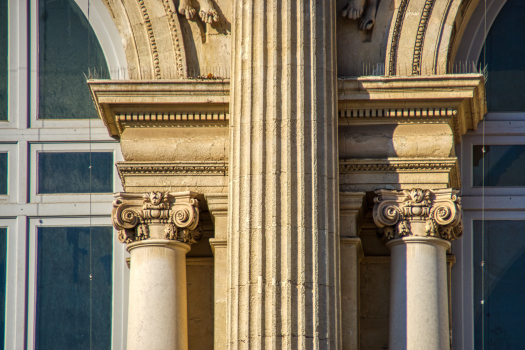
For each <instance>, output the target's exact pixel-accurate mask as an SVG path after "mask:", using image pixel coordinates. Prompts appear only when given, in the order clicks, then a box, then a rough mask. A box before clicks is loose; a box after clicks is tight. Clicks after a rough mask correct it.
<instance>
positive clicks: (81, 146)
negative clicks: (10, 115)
mask: <svg viewBox="0 0 525 350" xmlns="http://www.w3.org/2000/svg"><path fill="white" fill-rule="evenodd" d="M89 151H92V152H111V153H113V164H114V163H116V162H119V161H123V160H124V159H123V157H122V153H121V152H120V144H119V143H118V142H105V143H66V142H55V143H31V144H30V152H31V154H30V165H29V168H30V175H29V178H30V181H29V184H30V192H29V193H30V198H29V200H30V202H31V203H75V204H76V203H90V202H91V203H94V202H105V203H111V202H112V201H113V193H114V192H120V191H122V184H121V182H120V178H119V175H118V172H117V170H116V168H115V167H113V168H112V170H113V178H112V180H113V192H108V193H105V194H104V193H92V194H90V193H65V194H62V193H57V194H39V193H38V154H39V153H41V152H57V153H68V152H72V153H74V152H89Z"/></svg>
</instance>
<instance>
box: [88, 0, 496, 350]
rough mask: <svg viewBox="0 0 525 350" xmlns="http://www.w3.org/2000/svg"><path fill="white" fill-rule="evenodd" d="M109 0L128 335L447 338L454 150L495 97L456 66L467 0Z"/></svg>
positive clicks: (135, 344)
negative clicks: (117, 70)
mask: <svg viewBox="0 0 525 350" xmlns="http://www.w3.org/2000/svg"><path fill="white" fill-rule="evenodd" d="M105 4H106V7H107V10H108V11H109V12H110V13H111V15H112V17H113V19H114V22H115V24H116V26H117V28H118V29H119V32H120V34H121V37H122V40H123V42H124V43H125V45H124V46H125V52H126V58H127V64H128V69H129V77H130V80H123V81H119V80H109V81H108V80H92V81H89V82H88V84H89V88H90V91H91V94H92V97H93V101H94V103H95V105H96V108H97V111H98V113H99V116H100V118H101V119H102V120H103V121H104V123H105V125H106V126H107V129H108V132H109V134H110V135H111V136H113V137H115V138H117V139H119V140H120V144H121V149H122V154H123V156H124V158H125V161H124V162H120V163H117V169H118V172H119V175H120V178H121V181H122V184H123V187H124V189H125V193H118V194H115V197H116V199H115V202H114V210H113V222H114V226H115V227H116V229H117V230H118V232H119V233H118V234H119V239H120V241H121V242H123V243H125V244H127V248H128V250H129V251H130V253H131V261H130V269H131V280H130V309H129V324H128V348H129V349H188V348H191V349H203V348H210V346H211V344H214V348H215V349H252V348H253V349H256V348H257V349H259V348H261V349H262V348H265V349H266V348H279V349H281V348H283V349H380V348H386V347H388V348H389V349H432V350H434V349H435V350H438V349H439V350H441V349H449V348H450V334H451V333H450V329H451V328H450V327H451V325H450V308H451V306H450V298H449V295H450V277H449V276H450V267H451V265H452V264H453V261H454V258H453V256H451V255H447V250H448V248H449V247H450V243H449V241H450V240H452V239H458V238H460V236H461V233H462V215H461V213H462V209H461V204H460V198H459V197H458V195H457V193H458V191H457V190H458V189H459V188H460V187H461V182H460V174H459V171H460V170H459V165H458V160H457V157H456V155H455V151H454V147H455V145H457V144H459V143H460V142H461V136H462V135H464V134H465V133H466V132H467V130H474V129H476V127H477V124H478V123H479V122H480V121H481V120H482V118H483V116H484V114H485V113H486V105H485V90H484V79H483V77H482V76H480V75H478V74H448V73H450V72H451V71H450V69H449V68H450V66H451V62H454V58H455V56H454V55H455V53H456V52H457V46H458V45H459V44H458V43H459V41H460V40H461V36H462V35H463V32H462V30H463V29H462V28H464V27H465V26H466V23H467V22H468V20H469V16H470V15H471V13H472V11H471V10H469V8H470V7H473V6H476V4H477V1H475V0H474V1H460V0H448V1H445V0H410V1H408V0H382V1H376V0H366V1H365V0H338V1H335V0H330V1H295V0H283V1H281V0H266V1H254V0H252V1H247V0H243V1H230V0H215V1H211V0H199V1H195V0H194V1H193V2H192V1H189V0H180V2H174V1H173V0H162V1H159V0H139V1H130V0H124V1H117V0H107V1H105ZM190 249H191V250H190ZM186 254H188V256H186ZM212 254H213V255H212ZM212 257H213V260H211V258H212ZM195 259H201V260H202V259H204V260H202V261H204V262H205V263H195V261H196V260H195ZM206 259H208V260H206ZM201 260H199V261H200V262H202V261H201ZM212 262H213V272H212V271H211V270H210V266H212ZM187 274H188V276H187ZM190 280H191V283H189V281H190ZM196 295H198V296H199V298H207V299H208V300H201V299H199V298H197V297H196ZM188 303H189V304H188ZM196 320H198V321H196Z"/></svg>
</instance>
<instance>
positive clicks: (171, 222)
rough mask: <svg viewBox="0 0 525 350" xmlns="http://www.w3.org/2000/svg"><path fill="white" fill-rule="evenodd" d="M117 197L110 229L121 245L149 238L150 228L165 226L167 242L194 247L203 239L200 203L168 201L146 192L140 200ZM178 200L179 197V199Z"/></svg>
mask: <svg viewBox="0 0 525 350" xmlns="http://www.w3.org/2000/svg"><path fill="white" fill-rule="evenodd" d="M127 197H129V198H126V195H125V194H124V195H123V194H120V195H119V197H118V198H117V199H116V200H115V201H114V202H113V213H112V218H113V226H115V228H116V229H117V230H118V239H119V241H120V242H122V243H132V242H135V241H140V240H144V239H148V238H150V228H149V226H150V225H164V236H165V238H167V239H170V240H177V241H180V242H184V243H188V244H193V243H197V242H198V241H199V240H200V238H201V236H202V229H201V227H200V220H199V218H200V207H199V201H198V200H197V199H195V198H189V197H188V198H185V200H183V201H179V202H178V201H177V199H175V201H173V200H170V194H169V193H168V192H165V193H163V192H148V193H144V194H143V195H142V201H141V200H140V197H138V196H136V195H134V196H133V197H132V198H131V196H129V195H128V196H127ZM179 197H180V196H179Z"/></svg>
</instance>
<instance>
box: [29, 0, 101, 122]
mask: <svg viewBox="0 0 525 350" xmlns="http://www.w3.org/2000/svg"><path fill="white" fill-rule="evenodd" d="M39 17H40V18H39V29H40V31H39V45H40V48H39V87H40V89H39V95H40V104H39V115H38V117H39V118H46V119H82V118H97V113H96V111H95V107H94V105H93V101H92V100H91V96H90V94H89V89H88V87H87V84H86V77H85V76H84V74H85V75H86V76H88V75H89V72H90V71H91V72H93V71H94V70H96V71H97V75H99V76H100V72H101V71H102V72H105V74H107V70H108V69H107V64H106V60H105V58H104V54H103V52H102V49H101V47H100V44H99V43H98V41H97V38H96V36H95V33H94V32H93V29H92V28H91V26H90V24H89V23H88V21H87V19H86V17H85V16H84V14H83V13H82V11H81V10H80V8H79V7H78V6H77V5H76V4H75V2H74V1H73V0H40V1H39Z"/></svg>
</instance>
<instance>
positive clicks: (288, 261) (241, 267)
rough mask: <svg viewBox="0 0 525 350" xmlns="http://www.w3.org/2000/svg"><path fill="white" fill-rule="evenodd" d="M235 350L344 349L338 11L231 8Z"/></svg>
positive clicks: (270, 1)
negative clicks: (337, 69) (341, 275)
mask: <svg viewBox="0 0 525 350" xmlns="http://www.w3.org/2000/svg"><path fill="white" fill-rule="evenodd" d="M233 10H234V19H233V23H232V33H233V37H232V46H233V48H232V50H233V51H232V83H231V84H232V89H231V91H232V94H231V96H232V97H231V103H230V106H231V107H230V108H231V116H230V163H229V164H230V165H229V174H230V187H229V204H228V205H229V208H228V216H229V225H228V235H229V236H228V248H227V249H228V261H229V271H230V280H229V295H228V310H229V311H228V315H229V318H228V324H229V343H230V348H231V349H339V348H340V344H341V339H340V338H341V324H340V322H341V315H340V271H339V266H340V264H339V232H338V228H339V223H338V220H339V188H338V187H339V186H338V150H337V72H336V46H335V23H336V20H335V16H336V10H335V1H334V0H323V1H319V0H310V1H304V0H264V1H262V0H239V1H234V2H233Z"/></svg>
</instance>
